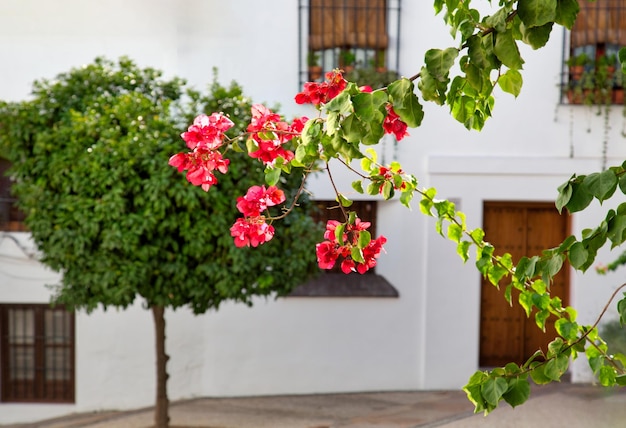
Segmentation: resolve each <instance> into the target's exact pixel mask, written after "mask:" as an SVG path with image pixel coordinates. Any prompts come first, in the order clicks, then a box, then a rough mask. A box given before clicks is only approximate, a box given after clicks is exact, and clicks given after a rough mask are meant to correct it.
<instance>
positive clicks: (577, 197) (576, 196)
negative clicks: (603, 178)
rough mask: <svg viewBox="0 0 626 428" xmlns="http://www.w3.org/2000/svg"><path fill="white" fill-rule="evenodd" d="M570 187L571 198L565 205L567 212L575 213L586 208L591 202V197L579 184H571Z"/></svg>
mask: <svg viewBox="0 0 626 428" xmlns="http://www.w3.org/2000/svg"><path fill="white" fill-rule="evenodd" d="M570 186H571V188H572V196H571V197H570V199H569V201H568V202H567V204H566V205H565V207H566V208H567V209H568V211H569V212H571V213H575V212H578V211H582V210H584V209H585V208H587V206H588V205H589V204H590V203H591V201H593V195H592V194H591V193H589V192H588V191H587V189H586V188H585V187H584V186H582V184H581V183H577V182H572V183H570Z"/></svg>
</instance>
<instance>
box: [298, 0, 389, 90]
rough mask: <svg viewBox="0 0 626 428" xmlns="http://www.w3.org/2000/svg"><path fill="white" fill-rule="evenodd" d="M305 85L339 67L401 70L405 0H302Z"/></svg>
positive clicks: (301, 66) (300, 46) (301, 20)
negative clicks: (403, 2) (401, 26)
mask: <svg viewBox="0 0 626 428" xmlns="http://www.w3.org/2000/svg"><path fill="white" fill-rule="evenodd" d="M299 7H300V15H299V25H300V37H299V50H300V67H299V76H300V79H299V81H300V86H302V84H303V83H304V82H306V81H313V80H321V79H323V75H324V73H326V72H328V71H331V70H333V69H335V68H341V69H343V70H344V71H345V72H350V71H351V70H352V69H353V68H354V67H357V68H371V69H373V70H376V71H379V72H381V73H383V72H386V71H388V69H389V68H392V69H394V70H395V71H397V70H398V68H399V55H398V54H399V48H400V44H399V34H400V10H401V9H400V0H300V5H299Z"/></svg>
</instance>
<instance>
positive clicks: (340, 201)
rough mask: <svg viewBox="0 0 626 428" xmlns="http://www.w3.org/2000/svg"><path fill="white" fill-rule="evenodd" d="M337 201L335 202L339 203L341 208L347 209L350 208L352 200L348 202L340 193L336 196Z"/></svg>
mask: <svg viewBox="0 0 626 428" xmlns="http://www.w3.org/2000/svg"><path fill="white" fill-rule="evenodd" d="M337 199H338V201H337V202H339V203H340V204H341V206H342V207H349V206H351V205H352V200H350V199H348V198H346V197H345V196H343V195H342V194H341V193H338V194H337Z"/></svg>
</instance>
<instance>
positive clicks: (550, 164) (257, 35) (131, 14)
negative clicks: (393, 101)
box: [0, 0, 626, 424]
mask: <svg viewBox="0 0 626 428" xmlns="http://www.w3.org/2000/svg"><path fill="white" fill-rule="evenodd" d="M298 3H306V2H303V1H299V2H297V1H294V0H271V1H269V2H267V1H266V2H260V1H246V0H234V1H229V2H225V1H217V0H183V1H172V0H125V1H119V0H112V1H108V2H96V1H92V0H87V1H85V0H56V1H54V2H41V1H38V0H21V1H19V2H16V1H11V0H0V60H1V62H2V65H3V66H2V69H1V71H0V76H1V79H0V99H3V100H10V101H13V100H22V99H25V98H27V97H28V94H29V91H30V87H31V83H32V82H33V81H34V80H36V79H40V78H53V77H54V76H55V75H56V74H58V73H60V72H63V71H66V70H68V69H70V68H71V67H76V66H80V65H82V64H85V63H89V62H91V61H92V60H93V59H94V58H95V57H96V56H105V57H108V58H111V59H115V58H117V57H119V56H122V55H127V56H129V57H130V58H132V59H134V60H135V61H136V62H137V63H138V64H139V65H140V66H151V67H154V68H158V69H162V70H164V71H165V74H166V75H168V76H172V75H177V76H181V77H183V78H186V79H187V80H188V81H189V82H191V83H192V84H193V85H194V86H196V87H204V86H205V85H206V84H208V83H209V82H210V80H211V78H212V68H213V67H217V68H218V70H219V76H220V80H221V81H223V82H228V81H230V80H235V81H237V82H238V83H240V84H241V85H242V86H243V87H244V91H245V92H246V94H248V95H250V96H251V97H252V99H253V100H255V101H256V102H267V103H269V105H273V104H275V103H279V104H280V105H281V112H282V113H283V114H285V115H286V116H294V115H301V114H306V113H309V114H310V111H309V110H307V109H306V108H305V107H302V106H297V105H296V104H295V103H294V102H293V97H294V95H295V93H296V92H298V90H299V89H300V83H301V81H300V79H301V72H302V70H303V69H304V68H303V61H304V59H303V54H302V46H303V43H306V37H305V38H304V39H303V38H302V35H301V32H302V25H304V24H303V22H302V21H301V20H300V19H299V17H300V13H301V10H300V6H301V5H299V4H298ZM431 3H432V2H418V1H408V0H404V1H401V2H398V5H399V7H400V14H399V21H397V22H396V21H394V22H395V23H394V24H393V25H398V24H397V23H398V22H399V27H396V33H397V36H395V38H394V37H392V36H390V39H389V42H388V45H389V48H388V49H389V55H388V61H392V58H394V59H393V61H395V56H396V54H397V58H398V63H397V64H389V66H393V67H396V66H397V67H398V72H399V73H400V74H402V75H406V76H409V75H413V74H415V73H416V72H417V71H419V69H420V68H421V66H422V65H423V57H424V53H425V51H426V50H427V49H430V48H433V47H437V48H446V47H449V46H454V45H455V44H456V43H455V42H454V41H453V40H452V39H451V38H450V36H449V34H448V29H447V28H446V27H445V25H444V24H443V21H442V19H441V17H435V16H434V12H433V7H432V4H431ZM564 45H565V48H567V46H568V35H567V34H566V33H564V32H562V31H561V30H560V29H555V30H554V31H553V34H552V36H551V39H550V41H549V42H548V44H547V46H546V47H545V48H543V49H540V50H538V51H533V50H531V49H530V48H528V49H524V50H523V52H522V56H523V57H524V58H525V60H526V63H525V65H524V70H523V76H524V87H523V89H522V92H521V95H520V96H519V97H518V98H517V99H514V98H513V97H512V96H510V95H508V94H504V93H502V92H499V91H496V107H495V111H494V117H493V118H492V119H490V120H489V121H488V123H487V125H486V127H485V129H484V131H483V132H480V133H477V132H468V131H467V130H466V129H465V128H464V127H463V126H462V125H461V124H459V123H457V122H456V121H455V120H454V119H452V118H451V117H450V115H449V113H448V111H447V108H446V107H438V106H435V105H431V104H426V106H425V112H426V116H425V119H424V122H423V125H422V126H421V127H420V128H418V129H412V130H410V134H411V135H410V137H407V138H405V139H404V140H402V141H401V142H399V143H398V144H397V146H394V147H392V146H393V144H387V146H386V147H387V150H386V151H387V152H388V153H386V156H388V157H391V156H396V157H397V158H398V159H400V160H401V162H402V165H403V168H404V169H405V170H406V171H408V172H411V173H412V174H414V175H416V176H417V177H418V179H419V180H420V183H421V185H422V186H425V187H431V186H432V187H436V188H437V189H438V190H439V194H440V195H441V196H442V197H446V198H450V199H453V200H454V201H455V202H456V203H457V204H458V207H459V209H460V210H461V211H463V212H465V213H466V214H467V219H468V224H470V225H472V226H483V217H484V215H483V214H484V210H485V206H486V205H485V204H486V203H489V202H507V203H509V202H511V203H517V204H537V203H550V202H553V201H554V200H555V199H556V196H557V191H556V188H557V187H558V186H559V185H560V184H561V183H562V182H564V181H566V180H567V179H568V178H569V177H570V176H571V175H572V173H574V172H577V173H589V172H593V171H599V170H601V169H602V167H603V165H604V162H605V159H604V155H603V151H604V150H603V141H604V140H605V139H606V138H605V135H604V133H605V128H604V127H603V125H602V123H603V118H601V117H596V116H595V115H594V114H593V112H592V113H590V111H589V110H588V109H587V108H586V107H583V106H568V105H564V104H561V93H560V88H559V84H560V82H561V75H562V72H563V67H562V65H563V59H564V55H563V52H564ZM207 113H208V112H207ZM621 121H622V117H621V111H620V108H619V107H617V106H616V108H614V109H612V111H611V112H610V123H611V128H610V129H608V130H606V132H608V140H607V141H608V145H607V150H606V156H605V157H606V162H607V163H608V165H612V164H619V163H621V162H622V160H623V159H624V158H625V157H626V145H624V144H623V139H622V138H623V137H622V136H621V124H622V122H621ZM589 125H591V130H590V131H589V132H588V131H587V128H588V127H589ZM351 180H352V178H350V177H341V178H340V179H339V185H340V186H341V187H342V188H343V189H344V190H345V191H346V192H347V193H350V184H349V183H350V181H351ZM310 190H311V191H312V192H313V194H314V196H315V198H318V199H334V195H333V194H332V189H331V187H330V186H329V183H328V182H327V181H326V180H325V179H324V177H318V178H316V179H314V180H312V182H311V185H310ZM351 196H354V197H355V198H356V199H358V198H359V196H356V195H351ZM605 208H606V207H602V208H600V207H599V206H597V205H593V208H591V209H589V210H586V211H585V212H584V213H582V214H576V215H575V216H573V217H572V218H571V219H570V220H568V221H569V223H568V227H569V228H570V231H571V233H574V234H577V235H578V236H579V235H580V230H582V229H583V228H585V227H594V226H595V225H596V224H597V223H599V221H600V219H601V218H602V217H603V214H602V212H603V210H604V209H605ZM277 227H280V226H279V225H278V226H277ZM0 233H2V235H0V236H1V239H0V304H32V303H47V302H48V301H49V300H50V291H49V289H48V288H46V286H45V285H46V284H51V283H54V282H55V281H57V280H58V276H57V274H55V273H53V272H50V271H49V270H47V269H46V268H44V267H42V266H41V265H40V264H39V263H38V262H37V261H36V260H35V258H33V257H32V253H34V249H33V248H32V244H31V243H30V242H29V239H28V234H27V233H26V232H0ZM377 234H382V235H385V236H386V237H387V239H388V243H387V245H386V246H385V248H386V254H384V255H382V256H381V258H380V259H379V264H378V266H377V268H376V269H377V274H378V275H380V276H382V277H384V278H385V279H386V280H387V281H388V282H389V283H390V284H391V285H392V286H393V287H394V288H395V289H396V290H397V293H398V296H397V297H332V296H326V297H288V298H283V299H280V300H263V299H259V300H258V301H256V302H255V304H254V306H253V307H252V308H248V307H246V306H243V305H235V304H226V305H224V306H223V307H222V308H220V310H219V312H209V313H207V314H205V315H202V316H194V315H193V314H191V312H190V311H187V310H178V311H176V312H172V311H169V312H168V313H166V316H167V321H168V324H167V336H168V338H167V348H168V352H169V354H170V355H171V357H172V358H171V360H170V362H169V364H168V369H169V373H170V375H171V377H170V381H169V393H170V398H172V399H181V398H190V397H197V396H245V395H264V394H305V393H328V392H351V391H388V390H419V389H451V388H453V389H458V388H461V387H462V386H463V385H464V384H465V383H466V381H467V380H468V378H469V376H470V375H471V374H472V373H473V372H474V371H475V370H477V369H479V368H480V365H481V362H480V358H481V356H480V354H481V345H480V343H481V342H480V341H481V339H480V338H481V302H482V300H481V278H480V274H479V273H478V271H477V270H476V269H475V268H474V266H473V263H472V262H471V261H470V262H468V263H467V264H466V265H464V264H463V263H462V261H461V260H460V258H459V257H458V256H457V255H456V251H455V246H454V245H453V244H452V243H450V242H448V241H447V240H445V239H443V238H441V237H440V236H439V235H438V234H437V233H436V232H435V229H434V221H433V219H431V218H426V217H424V216H423V215H422V214H420V213H419V210H418V209H414V210H412V211H409V210H407V209H406V208H404V207H403V206H401V205H400V203H399V202H398V201H397V200H391V201H382V200H381V201H377ZM487 239H489V235H488V236H487ZM311 251H314V250H313V249H311ZM611 257H612V254H609V253H608V250H607V251H606V252H602V253H601V255H600V258H601V259H603V260H607V259H610V258H611ZM619 284H620V282H619V281H618V278H617V276H615V275H608V276H604V277H600V276H598V275H596V274H595V273H593V272H590V273H588V274H586V275H584V276H583V275H581V274H579V273H575V272H573V271H572V272H570V273H569V278H568V284H567V288H566V290H567V293H568V296H566V298H567V299H568V301H569V303H570V304H572V305H573V306H574V307H575V308H576V309H577V310H578V311H579V318H580V322H582V323H589V324H591V323H592V322H593V321H594V320H595V317H596V316H597V315H598V314H599V312H600V310H601V308H602V307H603V305H604V303H605V299H606V298H608V296H609V295H610V293H611V292H612V290H613V289H614V288H615V287H616V286H618V285H619ZM74 337H75V339H74V352H75V354H74V355H75V357H74V359H75V364H74V388H75V391H74V400H73V402H71V403H61V404H51V403H21V402H20V403H16V402H0V424H2V423H14V422H26V421H34V420H38V419H43V418H48V417H54V416H59V415H63V414H67V413H72V412H83V411H91V410H102V409H129V408H137V407H142V406H147V405H151V404H152V403H153V398H154V392H153V391H154V386H155V375H154V373H155V370H154V358H155V357H154V355H155V354H154V334H153V326H152V319H151V314H150V312H149V311H146V310H145V309H143V308H142V302H140V301H137V302H136V304H135V305H134V306H133V307H131V308H129V309H128V310H125V311H117V310H114V309H113V310H111V309H109V310H108V311H106V312H105V311H101V310H97V311H95V312H94V313H92V314H89V315H87V314H85V313H84V312H80V311H79V312H77V313H76V315H75V320H74ZM571 374H572V379H573V380H574V381H589V380H591V376H590V374H589V371H588V369H587V367H586V362H585V361H581V360H578V361H576V362H575V364H573V366H572V368H571ZM0 382H6V380H5V379H0Z"/></svg>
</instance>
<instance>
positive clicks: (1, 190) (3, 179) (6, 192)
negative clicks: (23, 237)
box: [0, 158, 26, 232]
mask: <svg viewBox="0 0 626 428" xmlns="http://www.w3.org/2000/svg"><path fill="white" fill-rule="evenodd" d="M10 166H11V164H10V162H9V161H7V160H6V159H2V158H0V231H5V232H19V231H25V230H26V225H25V224H24V214H23V213H22V212H21V211H20V210H19V209H18V208H17V203H16V199H15V198H13V197H12V195H11V178H10V177H9V176H7V175H6V172H7V170H8V169H9V167H10Z"/></svg>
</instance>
